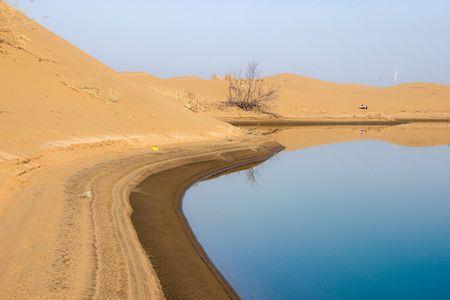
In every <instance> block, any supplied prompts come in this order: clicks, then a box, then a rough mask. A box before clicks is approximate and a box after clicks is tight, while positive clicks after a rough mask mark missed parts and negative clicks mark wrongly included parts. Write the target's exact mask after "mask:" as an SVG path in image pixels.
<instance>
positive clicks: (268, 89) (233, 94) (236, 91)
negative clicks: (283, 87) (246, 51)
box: [226, 62, 277, 112]
mask: <svg viewBox="0 0 450 300" xmlns="http://www.w3.org/2000/svg"><path fill="white" fill-rule="evenodd" d="M226 78H227V80H228V82H229V85H228V98H227V104H228V105H229V106H235V107H239V108H240V109H243V110H245V111H259V112H265V111H266V110H267V109H268V108H269V105H270V102H271V101H273V100H275V99H276V98H277V91H276V90H275V89H274V88H273V87H272V86H269V85H267V84H266V82H265V81H264V79H262V78H261V75H260V71H259V70H258V63H257V62H251V63H249V64H248V65H247V71H246V73H245V76H242V75H241V71H239V72H237V73H235V74H234V75H228V76H227V77H226Z"/></svg>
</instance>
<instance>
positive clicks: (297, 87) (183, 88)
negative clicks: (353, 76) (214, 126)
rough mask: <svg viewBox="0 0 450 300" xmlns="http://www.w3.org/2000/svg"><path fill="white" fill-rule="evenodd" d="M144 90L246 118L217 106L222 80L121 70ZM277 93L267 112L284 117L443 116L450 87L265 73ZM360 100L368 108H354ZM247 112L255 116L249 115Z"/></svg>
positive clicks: (449, 108)
mask: <svg viewBox="0 0 450 300" xmlns="http://www.w3.org/2000/svg"><path fill="white" fill-rule="evenodd" d="M123 75H124V76H126V77H127V78H129V79H131V80H133V81H134V82H136V83H137V84H139V85H140V86H142V87H143V88H146V89H147V90H148V91H152V92H158V93H160V94H163V95H166V96H169V97H171V98H172V99H173V100H175V102H178V103H180V104H181V105H184V106H186V107H189V108H191V107H192V108H193V110H194V111H199V112H202V113H206V114H209V115H213V116H219V117H243V116H252V115H249V114H246V113H243V112H242V111H238V110H230V109H227V108H223V107H222V108H221V107H220V106H219V107H218V106H217V104H218V103H220V102H223V101H224V100H225V98H226V93H227V81H226V80H223V79H210V80H205V79H201V78H196V77H182V78H171V79H161V78H156V77H154V76H151V75H149V74H146V73H144V72H138V73H124V74H123ZM265 79H266V82H267V84H271V85H272V86H274V87H276V88H277V89H278V91H279V98H278V100H277V101H275V102H274V103H273V109H272V110H273V111H274V112H275V113H277V114H279V115H281V116H283V117H289V118H306V119H308V118H388V119H389V118H448V117H450V86H447V85H439V84H432V83H408V84H401V85H397V86H392V87H387V88H380V87H371V86H364V85H356V84H337V83H332V82H326V81H321V80H317V79H312V78H307V77H303V76H299V75H295V74H288V73H285V74H278V75H274V76H269V77H266V78H265ZM360 104H366V105H368V107H369V109H368V110H367V111H366V110H360V109H359V106H360ZM253 116H255V115H254V114H253Z"/></svg>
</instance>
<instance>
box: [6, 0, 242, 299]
mask: <svg viewBox="0 0 450 300" xmlns="http://www.w3.org/2000/svg"><path fill="white" fill-rule="evenodd" d="M0 91H1V95H0V240H1V244H0V298H1V299H13V298H20V299H33V298H39V299H42V298H53V299H61V298H66V297H73V298H83V297H91V296H92V297H93V295H95V297H97V298H103V297H102V296H105V295H113V296H112V297H114V298H117V297H119V298H126V297H128V296H130V297H131V296H132V295H146V297H147V296H148V297H150V298H161V297H162V293H161V292H160V288H159V286H158V285H159V283H158V279H157V278H156V277H155V275H154V272H153V271H152V268H151V265H150V263H149V262H148V258H146V256H145V255H143V252H142V248H141V247H140V246H139V243H138V242H136V241H137V240H136V237H135V235H129V236H127V239H126V240H127V241H125V240H121V239H120V238H117V237H118V236H117V234H118V232H119V231H120V230H123V231H124V230H130V229H129V228H132V226H131V225H130V224H131V223H129V224H128V225H129V227H126V226H127V225H126V224H122V223H117V222H116V221H117V220H116V219H114V218H115V216H112V215H111V214H108V213H106V212H105V213H101V212H100V210H99V209H100V207H97V208H95V207H94V206H95V205H94V206H91V207H88V206H86V203H88V202H86V201H85V200H86V199H90V197H91V196H90V195H91V194H90V193H88V194H85V192H87V191H86V190H73V189H72V190H71V188H70V185H69V183H68V180H69V179H70V178H73V177H74V176H75V175H74V174H77V173H79V172H81V171H82V170H84V169H86V168H89V167H92V166H95V165H98V164H99V163H100V162H107V161H109V160H112V159H117V158H120V157H123V156H124V155H125V154H126V155H130V153H132V149H133V148H141V150H140V153H142V154H144V156H145V155H149V154H152V153H151V152H152V149H151V148H149V147H148V148H145V146H150V145H152V146H158V147H161V145H165V144H174V143H179V144H180V145H183V146H185V145H187V144H189V143H201V142H205V141H208V143H220V142H224V143H229V142H228V141H229V140H231V139H233V138H236V137H240V136H241V135H242V131H241V130H239V129H237V128H235V127H232V126H231V125H228V124H227V123H224V122H221V121H218V120H215V119H212V118H209V117H206V116H199V115H196V114H194V113H193V112H191V111H189V110H188V109H186V108H183V107H180V106H178V105H175V104H173V103H172V101H170V100H168V99H167V98H166V97H165V96H163V95H161V94H158V93H154V92H153V93H152V92H149V91H142V90H141V88H140V87H139V86H138V85H136V84H134V83H133V82H131V81H129V80H127V79H125V78H124V77H123V76H122V75H120V74H118V73H116V72H115V71H114V70H112V69H110V68H109V67H107V66H105V65H103V64H102V63H100V62H99V61H97V60H95V59H94V58H92V57H91V56H89V55H88V54H86V53H84V52H83V51H81V50H79V49H77V48H76V47H74V46H72V45H71V44H69V43H68V42H66V41H64V40H63V39H61V38H59V37H58V36H56V35H54V34H53V33H51V32H49V31H48V30H46V29H45V28H43V27H42V26H40V25H39V24H37V23H36V22H34V21H33V20H30V19H29V18H27V17H25V16H24V15H22V14H20V13H18V12H17V11H16V10H14V9H12V8H11V7H9V6H8V5H6V4H5V3H3V2H0ZM143 147H144V148H143ZM179 147H180V146H178V147H177V148H179ZM142 148H143V149H142ZM163 148H164V146H163V147H162V148H160V149H163ZM203 149H204V150H205V149H206V148H203ZM178 150H179V149H177V150H176V151H175V150H174V152H177V151H178ZM161 151H162V150H161ZM161 151H158V152H157V153H155V154H152V155H156V156H157V155H158V154H159V153H160V152H161ZM156 156H151V155H150V161H152V157H156ZM147 162H148V161H147ZM118 166H119V168H122V169H123V170H125V166H122V165H118ZM123 175H124V176H125V175H126V174H123ZM128 175H130V174H128ZM85 179H87V177H86V178H85ZM119 179H120V180H122V181H121V182H123V180H125V179H124V178H119ZM120 180H119V181H120ZM125 181H126V180H125ZM88 184H91V182H88ZM120 186H121V187H122V186H123V184H122V185H120ZM83 188H84V187H83ZM86 188H88V187H86ZM70 191H72V192H73V193H75V194H71V192H70ZM83 195H87V196H83ZM108 195H109V194H108ZM117 195H119V194H117ZM71 199H72V200H71ZM83 199H84V200H83ZM99 199H100V198H99ZM106 199H110V198H108V196H106ZM95 211H97V212H98V214H97V215H95ZM117 211H118V213H124V214H125V215H126V214H127V212H128V213H129V211H127V208H126V207H119V208H118V210H117ZM94 220H95V225H92V224H91V223H89V222H91V221H93V222H94ZM89 224H91V225H92V226H91V225H89ZM101 224H103V225H101ZM101 226H105V227H103V228H109V229H108V230H117V231H113V232H112V233H111V232H110V233H111V234H112V235H111V236H112V238H111V236H109V238H108V240H107V241H105V243H103V245H109V247H110V248H108V249H113V250H114V251H116V252H114V251H113V252H108V253H101V254H99V253H97V254H95V253H96V252H98V251H103V250H101V249H100V248H98V249H97V248H96V247H103V246H101V245H102V244H101V243H102V242H101V241H99V240H96V239H97V238H100V236H97V235H96V232H97V231H102V229H101V228H102V227H101ZM114 228H115V229H114ZM126 228H128V229H126ZM131 230H132V229H131ZM103 231H104V230H103ZM106 232H107V231H104V232H103V233H105V234H107V233H106ZM132 232H134V231H133V230H132ZM102 236H106V235H102ZM133 239H134V240H133ZM133 241H134V244H133ZM125 244H127V245H128V248H125V247H124V245H125ZM133 245H134V246H133ZM105 247H106V246H105ZM121 247H124V248H121ZM136 247H137V248H136ZM105 249H106V248H105ZM124 249H128V250H127V251H134V253H138V254H139V255H140V256H137V257H135V258H133V257H131V256H130V257H131V258H130V257H128V259H125V260H124V258H123V257H124V256H123V254H121V253H122V251H125V250H124ZM136 251H137V252H136ZM96 255H97V256H96ZM94 257H100V258H102V259H104V260H103V262H102V261H93V260H92V259H93V258H94ZM108 265H114V266H115V267H116V268H119V269H120V272H122V273H121V275H120V276H118V277H117V276H116V277H114V276H113V277H111V278H112V279H111V280H112V281H111V282H107V283H105V286H107V287H108V288H104V289H102V288H99V286H100V285H101V284H102V283H101V282H104V281H102V280H103V277H102V276H104V277H105V278H106V279H104V280H106V281H107V280H109V277H108V276H107V274H108V272H109V273H114V272H111V271H108ZM133 268H134V269H133ZM131 269H133V270H134V271H136V272H134V271H130V270H131ZM95 273H97V275H98V276H99V281H98V284H100V285H96V282H93V281H91V282H90V278H91V277H90V275H89V274H91V275H92V274H95ZM114 274H116V275H117V274H118V273H117V272H116V273H114ZM124 278H125V279H124ZM127 278H129V280H128V279H127ZM114 280H118V281H120V282H118V281H114ZM124 280H125V281H124ZM123 287H125V288H123ZM108 293H111V294H108Z"/></svg>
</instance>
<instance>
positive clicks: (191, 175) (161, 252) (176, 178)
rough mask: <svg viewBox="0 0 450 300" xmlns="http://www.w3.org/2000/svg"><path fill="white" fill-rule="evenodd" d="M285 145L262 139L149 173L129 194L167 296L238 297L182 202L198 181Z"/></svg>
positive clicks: (140, 235) (135, 222)
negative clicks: (192, 225) (194, 229)
mask: <svg viewBox="0 0 450 300" xmlns="http://www.w3.org/2000/svg"><path fill="white" fill-rule="evenodd" d="M282 149H283V147H282V146H281V145H279V144H278V143H273V142H266V143H263V144H260V145H259V146H257V147H256V148H253V149H238V150H230V151H224V152H222V153H220V155H204V156H201V157H197V158H196V159H194V160H193V161H191V162H188V163H186V164H183V165H181V166H176V167H173V168H169V169H166V170H163V171H161V172H158V173H154V174H151V175H150V176H148V177H147V178H146V179H145V180H143V181H142V182H141V183H139V184H138V185H137V186H136V187H135V189H134V190H133V191H132V193H131V194H130V204H131V207H132V209H133V213H132V214H131V220H132V223H133V225H134V227H135V229H136V232H137V235H138V238H139V241H140V242H141V245H142V247H143V248H144V250H145V252H146V253H147V255H148V257H149V259H150V261H151V263H152V265H153V267H154V269H155V271H156V274H157V276H158V278H159V280H160V283H161V286H162V289H163V291H164V295H165V296H166V297H167V298H169V299H174V298H178V299H180V298H181V299H238V298H239V296H238V295H237V293H236V292H235V291H234V290H233V288H232V287H231V286H230V284H229V283H228V282H227V281H226V279H225V278H224V277H223V276H222V274H221V273H220V272H219V271H218V270H217V268H216V267H215V266H214V264H213V263H212V262H211V260H210V259H209V257H208V255H207V254H206V253H205V251H204V250H203V248H202V246H201V245H200V243H199V242H198V241H197V239H196V237H195V235H194V233H193V232H192V230H191V228H190V226H189V223H188V221H187V220H186V218H185V216H184V214H183V212H182V209H181V204H182V200H183V196H184V193H185V192H186V191H187V190H188V189H189V188H190V187H191V186H192V185H193V184H195V183H196V182H198V181H200V180H203V179H205V178H209V177H211V176H217V175H218V174H221V173H224V172H229V171H231V170H233V169H236V168H242V167H243V166H245V165H254V164H255V163H260V162H263V161H264V160H266V159H268V158H270V157H271V156H273V155H274V154H276V153H277V152H279V151H281V150H282Z"/></svg>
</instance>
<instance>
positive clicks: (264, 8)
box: [9, 0, 450, 85]
mask: <svg viewBox="0 0 450 300" xmlns="http://www.w3.org/2000/svg"><path fill="white" fill-rule="evenodd" d="M9 2H17V1H12V0H10V1H9ZM18 2H19V5H20V6H21V7H22V8H24V7H25V6H26V5H25V3H26V2H29V0H28V1H25V0H21V1H18ZM26 13H27V14H28V15H30V16H31V17H34V18H36V19H37V20H38V21H39V22H41V23H42V24H44V25H45V26H46V27H48V28H50V29H51V30H52V31H54V32H56V33H57V34H59V35H60V36H62V37H64V38H65V39H67V40H69V41H70V42H72V43H73V44H75V45H77V46H78V47H80V48H81V49H83V50H85V51H87V52H88V53H90V54H91V55H93V56H95V57H96V58H98V59H100V60H101V61H103V62H104V63H106V64H107V65H109V66H111V67H113V68H114V69H116V70H119V71H123V70H129V71H138V70H144V71H148V72H150V73H152V74H154V75H157V76H162V77H171V76H181V75H199V76H203V77H208V76H209V75H210V74H212V73H218V74H224V73H226V72H228V71H229V70H230V69H235V68H239V67H241V66H243V65H245V63H246V62H247V61H249V60H253V59H256V60H259V61H260V63H261V66H262V68H263V72H264V74H274V73H281V72H291V73H298V74H301V75H306V76H310V77H316V78H320V79H324V80H331V81H337V82H358V83H365V84H375V85H389V84H393V83H394V81H395V80H394V77H395V76H394V74H395V73H397V78H398V82H399V83H400V82H407V81H428V82H440V83H447V84H450V1H449V0H373V1H368V0H315V1H314V0H309V1H306V0H296V1H294V0H284V1H275V0H270V1H269V0H259V1H256V0H241V1H237V0H228V1H223V0H222V1H212V0H209V1H207V0H201V1H195V0H191V1H176V0H172V1H162V0H161V1H154V0H129V1H119V0H64V1H58V0H35V1H33V2H32V3H31V5H29V7H28V8H26ZM44 16H48V18H43V17H44Z"/></svg>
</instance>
